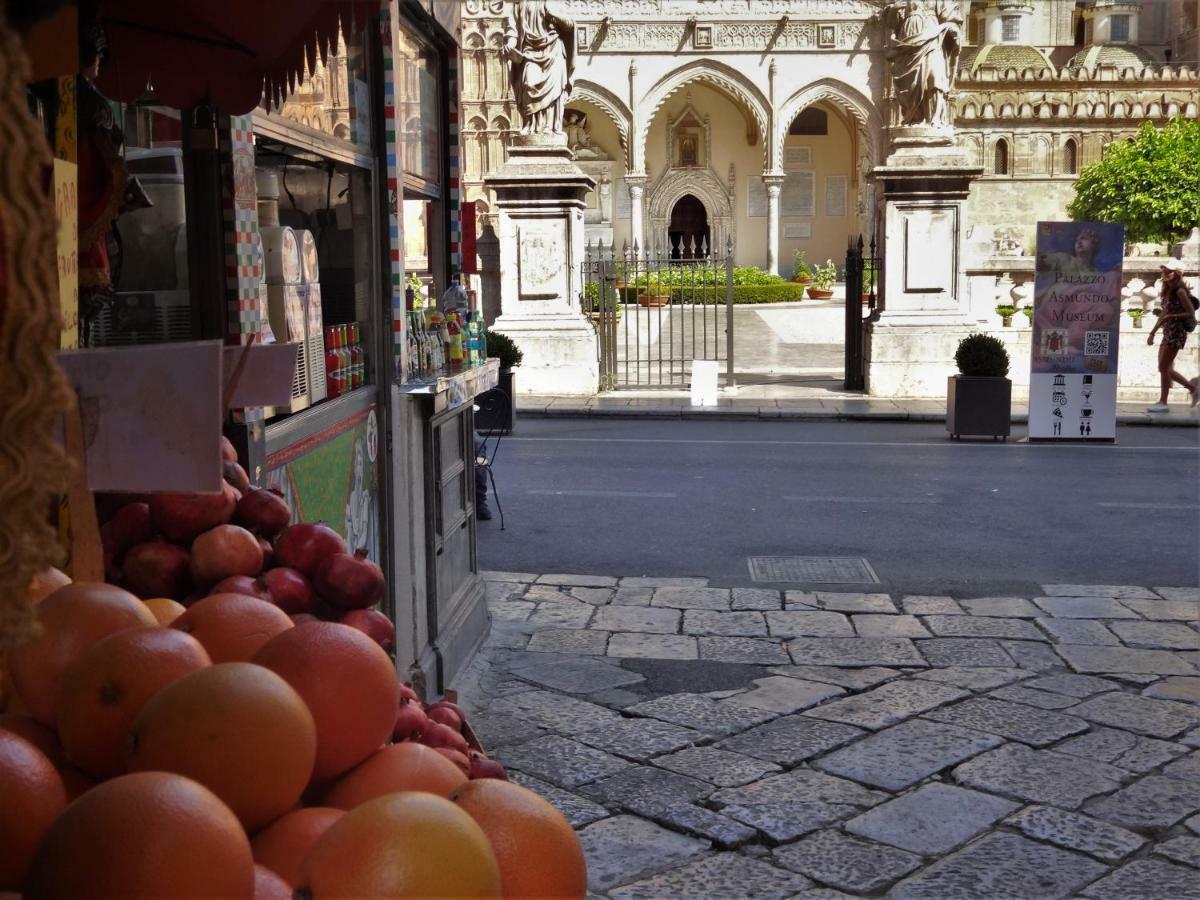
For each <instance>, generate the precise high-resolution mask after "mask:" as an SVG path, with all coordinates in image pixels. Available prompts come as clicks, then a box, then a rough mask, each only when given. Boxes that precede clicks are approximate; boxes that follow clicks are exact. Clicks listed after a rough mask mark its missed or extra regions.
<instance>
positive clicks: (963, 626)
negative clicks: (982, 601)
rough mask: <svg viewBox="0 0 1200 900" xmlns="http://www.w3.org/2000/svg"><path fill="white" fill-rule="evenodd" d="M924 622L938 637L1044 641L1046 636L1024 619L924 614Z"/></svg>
mask: <svg viewBox="0 0 1200 900" xmlns="http://www.w3.org/2000/svg"><path fill="white" fill-rule="evenodd" d="M925 624H926V625H928V626H929V628H930V630H931V631H932V632H933V633H934V634H935V635H937V636H938V637H960V638H1009V639H1010V640H1017V641H1044V640H1045V639H1046V636H1045V635H1043V634H1042V633H1041V632H1040V631H1038V629H1037V627H1036V626H1035V625H1034V624H1033V623H1032V622H1029V621H1026V620H1025V619H1004V618H998V617H994V616H926V617H925Z"/></svg>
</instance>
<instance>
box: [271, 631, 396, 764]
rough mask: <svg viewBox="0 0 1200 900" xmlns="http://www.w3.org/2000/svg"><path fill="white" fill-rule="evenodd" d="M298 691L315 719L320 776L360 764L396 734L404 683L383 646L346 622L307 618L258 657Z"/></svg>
mask: <svg viewBox="0 0 1200 900" xmlns="http://www.w3.org/2000/svg"><path fill="white" fill-rule="evenodd" d="M254 661H255V662H256V663H258V664H259V665H263V666H266V667H267V668H268V669H270V670H271V671H273V672H277V673H278V674H279V675H281V676H282V677H283V679H284V680H285V681H286V682H287V683H288V684H290V685H291V686H292V687H294V688H295V689H296V690H297V691H299V692H300V696H301V697H303V698H304V702H305V703H307V704H308V708H309V709H310V710H312V714H313V719H314V720H315V721H316V723H317V762H316V766H315V767H314V769H313V777H314V778H316V779H325V778H332V777H333V776H335V775H340V774H341V773H342V772H345V771H347V770H348V769H350V768H352V767H354V766H356V765H358V764H359V763H360V762H362V761H363V760H364V759H366V758H367V757H368V756H370V755H371V754H372V753H374V752H375V751H376V750H378V749H379V748H380V747H381V746H382V745H383V744H384V743H385V742H386V741H387V740H388V739H389V738H390V737H391V735H392V724H393V723H394V722H395V719H396V706H397V704H398V703H399V702H400V687H399V685H398V684H397V682H396V670H395V668H393V666H392V661H391V659H389V658H388V655H387V654H386V653H385V652H384V651H383V649H382V648H381V647H380V646H379V645H378V644H377V643H375V642H374V641H373V640H371V639H370V638H369V637H367V636H366V635H365V634H363V633H362V632H361V631H359V630H357V629H355V628H351V627H350V626H348V625H338V624H335V623H333V622H304V623H302V624H300V625H297V626H296V627H295V628H292V629H290V630H288V631H285V632H283V633H282V634H280V635H277V636H276V637H274V638H272V639H271V640H270V641H269V642H267V644H265V645H264V646H263V648H262V650H260V651H259V652H258V655H257V656H255V657H254Z"/></svg>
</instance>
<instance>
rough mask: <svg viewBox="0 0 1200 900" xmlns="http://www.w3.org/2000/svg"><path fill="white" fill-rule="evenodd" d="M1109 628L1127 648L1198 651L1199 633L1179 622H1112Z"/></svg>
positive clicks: (1199, 647)
mask: <svg viewBox="0 0 1200 900" xmlns="http://www.w3.org/2000/svg"><path fill="white" fill-rule="evenodd" d="M1109 628H1111V629H1112V630H1113V631H1114V632H1115V633H1116V635H1117V637H1119V638H1120V639H1121V640H1122V641H1123V642H1124V644H1125V646H1127V647H1144V648H1148V649H1151V650H1200V632H1197V631H1194V630H1193V629H1191V628H1189V627H1188V626H1186V625H1184V624H1183V623H1181V622H1113V623H1112V624H1111V625H1110V626H1109Z"/></svg>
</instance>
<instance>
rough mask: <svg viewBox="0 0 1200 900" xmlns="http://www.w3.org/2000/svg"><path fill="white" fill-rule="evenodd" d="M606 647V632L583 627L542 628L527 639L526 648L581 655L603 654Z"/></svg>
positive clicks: (533, 650)
mask: <svg viewBox="0 0 1200 900" xmlns="http://www.w3.org/2000/svg"><path fill="white" fill-rule="evenodd" d="M607 647H608V633H607V632H604V631H591V630H590V629H584V628H543V629H541V630H539V631H538V632H537V633H536V634H534V635H533V637H531V638H530V639H529V644H528V646H527V648H526V649H528V650H530V651H531V652H545V653H577V654H580V655H582V656H603V655H604V651H605V649H606V648H607Z"/></svg>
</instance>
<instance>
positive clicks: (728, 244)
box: [725, 234, 733, 254]
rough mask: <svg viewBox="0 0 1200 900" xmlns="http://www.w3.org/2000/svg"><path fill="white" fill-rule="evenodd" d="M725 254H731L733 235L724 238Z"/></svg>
mask: <svg viewBox="0 0 1200 900" xmlns="http://www.w3.org/2000/svg"><path fill="white" fill-rule="evenodd" d="M725 252H726V253H729V254H732V253H733V235H732V234H729V235H726V236H725Z"/></svg>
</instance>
